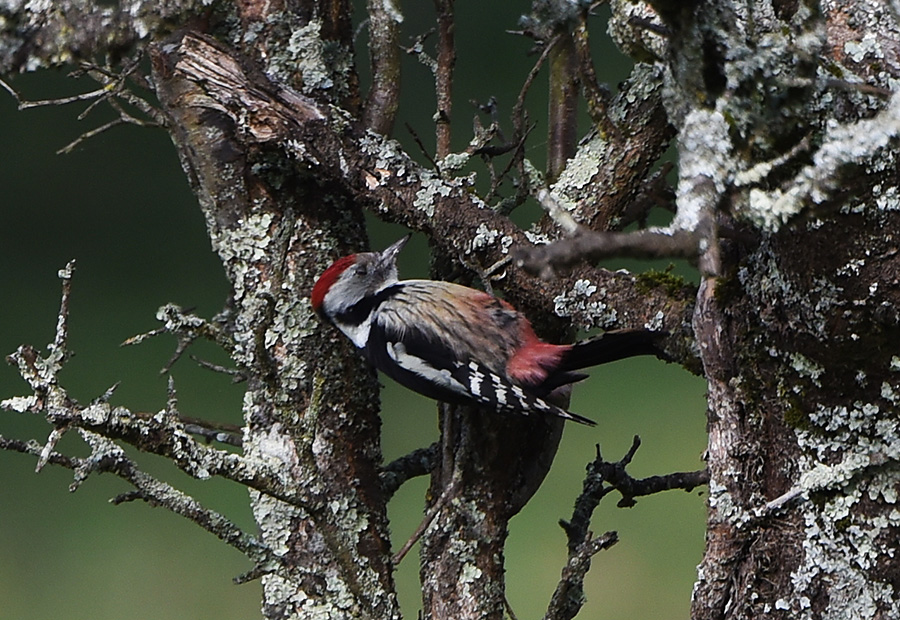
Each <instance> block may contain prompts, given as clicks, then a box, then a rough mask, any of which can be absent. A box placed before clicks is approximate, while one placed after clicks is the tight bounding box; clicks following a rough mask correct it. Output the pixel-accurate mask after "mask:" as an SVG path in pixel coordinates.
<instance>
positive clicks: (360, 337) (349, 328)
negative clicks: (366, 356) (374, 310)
mask: <svg viewBox="0 0 900 620" xmlns="http://www.w3.org/2000/svg"><path fill="white" fill-rule="evenodd" d="M371 328H372V317H371V315H370V316H368V317H366V320H365V321H363V322H362V323H360V324H359V325H338V329H340V330H341V331H342V332H344V335H345V336H347V338H349V339H350V340H351V341H352V342H353V344H355V345H356V346H357V348H360V349H364V348H365V346H366V343H367V342H368V341H369V330H370V329H371Z"/></svg>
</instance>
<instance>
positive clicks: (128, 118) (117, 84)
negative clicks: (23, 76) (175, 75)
mask: <svg viewBox="0 0 900 620" xmlns="http://www.w3.org/2000/svg"><path fill="white" fill-rule="evenodd" d="M140 67H141V55H140V54H138V55H137V56H136V57H135V58H134V59H132V60H131V61H130V62H128V63H127V64H125V65H124V66H123V67H122V68H121V69H120V70H118V71H116V70H113V69H112V68H110V67H102V66H100V65H96V64H93V63H87V62H85V63H82V64H81V66H80V67H79V68H78V69H76V70H75V71H73V72H72V73H70V77H81V76H87V77H89V78H91V79H93V80H94V81H95V82H97V83H98V84H100V88H98V89H96V90H92V91H88V92H86V93H81V94H78V95H72V96H70V97H59V98H56V99H41V100H37V101H27V100H24V99H22V98H21V96H20V95H19V93H18V92H16V90H15V89H13V87H12V86H11V85H9V84H8V83H7V82H5V81H4V80H2V79H0V87H2V88H3V89H4V90H5V91H6V92H8V93H9V94H10V95H12V96H13V98H14V99H15V100H16V104H17V105H18V107H19V110H27V109H29V108H39V107H46V106H61V105H68V104H70V103H79V102H85V101H86V102H90V103H89V104H88V106H87V107H86V108H85V109H84V110H83V111H82V112H81V113H80V114H79V115H78V120H84V119H85V118H87V116H88V115H89V114H90V113H91V112H92V111H94V110H96V109H97V107H99V106H100V105H101V104H104V103H105V104H107V105H108V106H109V107H110V108H112V110H113V111H114V112H115V113H116V115H117V116H116V118H114V119H113V120H111V121H107V122H105V123H103V124H102V125H100V126H99V127H95V128H94V129H90V130H88V131H86V132H84V133H83V134H81V135H80V136H78V137H77V138H76V139H75V140H73V141H72V142H70V143H69V144H67V145H66V146H64V147H62V148H61V149H59V150H58V151H57V153H58V154H62V153H71V152H72V151H73V150H74V149H75V148H76V147H77V146H78V145H80V144H81V143H82V142H84V141H85V140H88V139H90V138H93V137H94V136H97V135H99V134H101V133H103V132H104V131H107V130H109V129H112V128H113V127H116V126H119V125H126V124H127V125H136V126H138V127H165V125H166V120H165V117H164V116H163V115H162V113H161V112H160V111H159V110H158V109H157V108H156V107H154V106H153V105H152V104H150V103H149V102H148V101H147V100H146V99H144V98H142V97H139V96H138V95H137V94H135V93H134V92H132V88H134V87H135V86H137V87H140V88H145V89H146V88H149V86H150V85H149V84H148V83H147V81H146V79H145V78H144V77H143V76H142V75H141V74H140ZM126 105H127V106H130V107H131V108H132V109H134V110H136V111H137V112H139V113H140V114H141V115H143V116H144V117H145V118H141V117H140V116H138V115H136V114H135V113H134V112H132V111H130V110H129V109H128V108H126V107H125V106H126Z"/></svg>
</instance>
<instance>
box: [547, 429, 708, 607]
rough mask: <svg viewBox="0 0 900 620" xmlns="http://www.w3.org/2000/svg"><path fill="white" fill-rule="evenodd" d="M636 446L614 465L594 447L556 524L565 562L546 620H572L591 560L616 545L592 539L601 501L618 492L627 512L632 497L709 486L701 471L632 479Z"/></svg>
mask: <svg viewBox="0 0 900 620" xmlns="http://www.w3.org/2000/svg"><path fill="white" fill-rule="evenodd" d="M640 445H641V441H640V438H639V437H637V436H635V438H634V441H633V443H632V445H631V448H630V449H629V450H628V452H627V453H626V454H625V456H623V457H622V459H621V460H619V461H615V462H609V461H606V460H604V459H603V456H602V455H601V454H600V446H599V445H598V446H597V456H596V458H595V459H594V460H593V461H592V462H591V463H589V464H588V466H587V476H585V479H584V485H583V489H582V492H581V495H579V496H578V499H576V501H575V508H574V510H573V512H572V518H571V519H569V520H568V521H566V520H561V521H560V522H559V524H560V526H562V528H563V529H564V530H565V532H566V537H567V538H568V547H569V558H568V561H567V562H566V565H565V566H564V567H563V571H562V577H561V579H560V581H559V584H558V585H557V587H556V591H555V592H554V594H553V599H552V601H551V604H550V608H549V609H548V611H547V614H546V615H545V616H544V618H545V619H546V620H570V619H571V618H574V617H575V615H576V614H577V613H578V611H579V610H580V609H581V607H582V605H583V604H584V593H583V588H584V577H585V575H586V574H587V572H588V570H589V569H590V567H591V558H592V557H593V556H595V555H596V554H597V553H599V552H600V551H602V550H604V549H608V548H609V547H611V546H612V545H614V544H616V542H617V541H618V536H617V534H616V532H607V533H605V534H603V535H602V536H599V537H595V536H594V535H593V533H592V532H591V531H590V525H591V518H592V515H593V513H594V510H595V509H596V508H597V506H598V505H599V504H600V502H601V500H603V498H604V497H606V496H607V495H608V494H609V493H611V492H613V491H618V492H619V493H620V494H621V495H622V498H621V499H620V500H619V503H618V506H619V507H620V508H630V507H631V506H634V504H635V498H636V497H641V496H645V495H652V494H655V493H660V492H662V491H669V490H672V489H682V490H685V491H691V490H693V489H695V488H696V487H698V486H702V485H705V484H707V483H708V482H709V472H708V471H707V470H705V469H703V470H699V471H694V472H679V473H672V474H667V475H663V476H651V477H649V478H642V479H635V478H632V477H631V476H630V475H629V474H628V472H627V471H626V468H627V467H628V465H629V464H630V463H631V460H632V459H633V458H634V455H635V453H636V452H637V449H638V448H639V447H640Z"/></svg>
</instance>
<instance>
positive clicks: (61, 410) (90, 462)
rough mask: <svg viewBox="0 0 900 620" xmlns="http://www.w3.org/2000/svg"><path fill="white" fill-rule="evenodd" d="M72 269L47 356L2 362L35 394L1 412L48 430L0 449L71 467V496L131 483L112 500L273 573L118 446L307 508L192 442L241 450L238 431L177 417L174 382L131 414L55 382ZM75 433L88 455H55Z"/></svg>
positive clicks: (234, 532) (266, 558)
mask: <svg viewBox="0 0 900 620" xmlns="http://www.w3.org/2000/svg"><path fill="white" fill-rule="evenodd" d="M74 268H75V264H74V261H72V262H70V263H69V264H68V265H67V266H66V267H65V269H62V270H60V278H61V279H62V283H63V284H62V301H61V304H60V311H59V315H58V318H57V324H56V332H55V336H54V339H53V342H52V343H51V344H50V345H49V346H48V351H49V352H48V354H46V355H45V356H42V355H41V354H40V353H39V352H38V351H37V350H36V349H34V348H32V347H30V346H21V347H19V348H18V349H17V350H16V351H15V352H14V353H12V354H11V355H10V356H9V357H8V358H7V360H8V361H9V362H10V363H11V364H13V365H15V366H17V367H18V369H19V373H20V374H21V376H22V378H23V379H25V380H26V381H27V382H28V384H29V386H30V387H31V389H32V390H33V392H32V394H30V395H28V396H19V397H13V398H9V399H6V400H4V401H3V402H2V403H0V407H2V408H3V409H5V410H7V411H15V412H17V413H30V414H34V415H43V416H44V417H45V418H46V419H47V421H48V422H49V423H50V425H51V426H52V430H51V431H50V434H49V436H48V439H47V441H46V442H45V443H44V444H43V445H41V444H39V443H38V442H36V441H33V440H32V441H27V442H25V441H20V440H17V439H10V438H5V437H0V449H5V450H12V451H16V452H22V453H26V454H31V455H34V456H35V457H37V465H36V469H37V470H38V471H39V470H40V469H42V468H43V467H44V466H45V465H47V464H52V465H59V466H62V467H66V468H68V469H71V470H73V471H74V473H75V478H74V480H73V482H72V484H71V485H70V490H71V491H75V490H76V489H77V488H78V487H80V486H81V484H82V483H84V481H85V480H87V478H88V477H89V476H90V475H91V474H93V473H111V474H113V475H116V476H118V477H120V478H122V479H123V480H126V481H127V482H129V483H131V484H132V485H133V486H134V487H135V490H134V491H131V492H128V493H125V494H122V495H120V496H117V497H116V498H113V500H111V501H112V502H113V503H115V504H119V503H121V502H124V501H133V500H142V501H145V502H148V503H149V504H151V505H153V506H160V507H163V508H166V509H168V510H171V511H172V512H174V513H176V514H179V515H181V516H183V517H185V518H187V519H189V520H191V521H193V522H195V523H197V524H198V525H200V526H201V527H202V528H204V529H205V530H207V531H209V532H210V533H212V534H214V535H215V536H217V537H219V538H221V539H222V540H223V541H225V542H226V543H228V544H230V545H232V546H233V547H235V548H236V549H238V550H239V551H241V552H243V553H244V554H245V555H247V557H248V558H249V559H250V560H251V561H253V562H254V564H255V565H256V566H257V569H255V570H254V571H253V576H259V575H260V574H262V573H263V572H270V571H272V570H275V569H276V568H277V565H276V562H275V559H274V556H273V554H272V553H271V552H270V550H269V549H268V548H267V547H266V546H265V545H264V544H263V543H262V542H261V541H260V540H258V539H257V538H255V537H253V536H251V535H249V534H247V533H245V532H243V531H241V530H240V528H238V527H237V526H236V525H234V524H233V523H232V522H231V521H229V520H228V519H227V518H225V517H224V516H222V515H220V514H218V513H216V512H214V511H212V510H209V509H207V508H204V507H203V506H202V505H201V504H200V503H199V502H197V501H196V500H195V499H193V498H191V497H189V496H187V495H185V494H184V493H182V492H181V491H178V490H177V489H175V488H173V487H172V486H170V485H169V484H167V483H165V482H162V481H160V480H157V479H156V478H154V477H153V476H151V475H149V474H147V473H145V472H143V471H142V470H141V469H140V468H139V467H138V465H137V464H136V463H135V462H134V461H133V460H132V459H131V458H129V457H128V456H126V454H125V452H124V450H123V449H122V448H121V447H120V446H119V444H118V443H117V442H118V441H121V442H124V443H126V444H129V445H132V446H134V447H136V448H138V449H139V450H141V451H142V452H149V453H152V454H159V455H162V456H165V457H168V458H169V459H171V460H172V462H174V463H175V464H176V465H177V466H178V467H179V468H180V469H181V470H182V471H184V472H185V473H187V474H189V475H191V476H193V477H195V478H198V479H206V478H209V477H211V476H220V477H223V478H226V479H228V480H232V481H234V482H237V483H239V484H243V485H246V486H248V487H250V488H252V489H256V490H258V491H261V492H264V493H268V494H271V495H272V496H274V497H278V498H279V499H282V500H283V501H286V502H289V503H293V504H296V505H301V506H302V505H305V503H304V500H303V498H301V497H299V496H298V495H297V493H296V490H295V489H292V488H291V485H290V484H289V483H288V482H287V481H286V480H284V479H283V478H282V475H281V474H280V473H279V472H278V471H276V470H274V469H272V468H270V467H268V466H266V465H265V464H262V463H259V462H254V461H251V460H249V459H248V458H246V457H243V456H241V455H239V454H236V453H234V452H230V451H226V450H220V449H216V448H213V447H210V446H208V445H204V444H202V443H200V442H198V441H197V440H195V439H194V438H193V437H192V435H199V436H201V437H203V438H205V439H206V440H215V441H219V442H222V443H226V444H231V445H240V438H239V435H237V434H236V431H237V430H238V429H236V427H223V426H221V425H220V426H218V427H216V426H215V425H210V424H209V423H206V422H203V421H200V420H195V419H190V418H185V417H183V416H181V414H180V413H179V411H178V402H177V394H176V392H175V387H174V382H173V381H172V379H171V377H170V379H169V392H168V399H167V402H166V407H165V408H164V409H163V410H162V411H160V412H158V413H156V414H145V413H140V412H133V411H130V410H128V409H126V408H124V407H114V406H112V405H110V404H109V399H110V398H111V397H112V396H113V393H114V391H115V387H116V386H113V387H112V388H110V389H109V390H107V391H106V392H105V393H104V394H102V395H101V396H100V397H98V398H97V399H95V400H93V401H92V402H91V403H89V404H87V405H81V404H79V403H78V402H76V401H75V400H74V399H73V398H72V397H71V396H70V395H69V394H68V392H67V391H66V390H65V388H63V387H62V385H61V384H60V381H59V377H58V375H59V373H60V371H61V370H62V369H63V366H64V364H65V362H66V360H67V359H68V358H69V355H70V352H69V349H68V334H69V330H68V324H69V311H70V309H69V301H70V299H71V282H72V276H73V272H74ZM73 430H74V431H77V432H78V433H79V434H80V435H81V437H82V439H83V440H84V441H85V443H87V445H88V446H89V447H90V449H91V454H90V456H88V457H86V458H77V457H69V456H65V455H63V454H60V453H59V452H57V451H56V445H57V443H58V442H59V440H60V439H61V438H62V436H63V435H64V434H65V433H67V432H69V431H73ZM248 575H249V574H248ZM238 579H239V580H240V579H243V578H238Z"/></svg>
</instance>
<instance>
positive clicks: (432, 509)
mask: <svg viewBox="0 0 900 620" xmlns="http://www.w3.org/2000/svg"><path fill="white" fill-rule="evenodd" d="M455 489H456V486H455V485H454V484H452V483H451V484H449V485H447V486H446V487H445V488H444V491H443V493H441V496H440V497H438V499H437V501H436V502H434V503H433V504H432V505H431V506H429V507H428V510H427V511H425V517H424V518H423V519H422V522H421V523H420V524H419V527H417V528H416V531H415V532H413V535H412V536H410V537H409V540H407V541H406V542H405V543H404V544H403V546H402V547H400V550H399V551H398V552H397V553H395V554H394V555H393V557H391V563H392V564H393V565H394V566H395V567H396V566H397V565H398V564H400V562H402V561H403V558H405V557H406V554H407V553H409V550H410V549H412V548H413V545H415V544H416V543H417V542H419V539H420V538H422V535H423V534H424V533H425V530H427V529H428V526H429V525H431V522H432V521H434V518H435V517H436V516H437V514H438V512H440V511H441V509H442V508H443V507H444V504H446V503H447V499H448V498H449V497H450V495H451V494H452V493H453V492H454V491H455Z"/></svg>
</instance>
